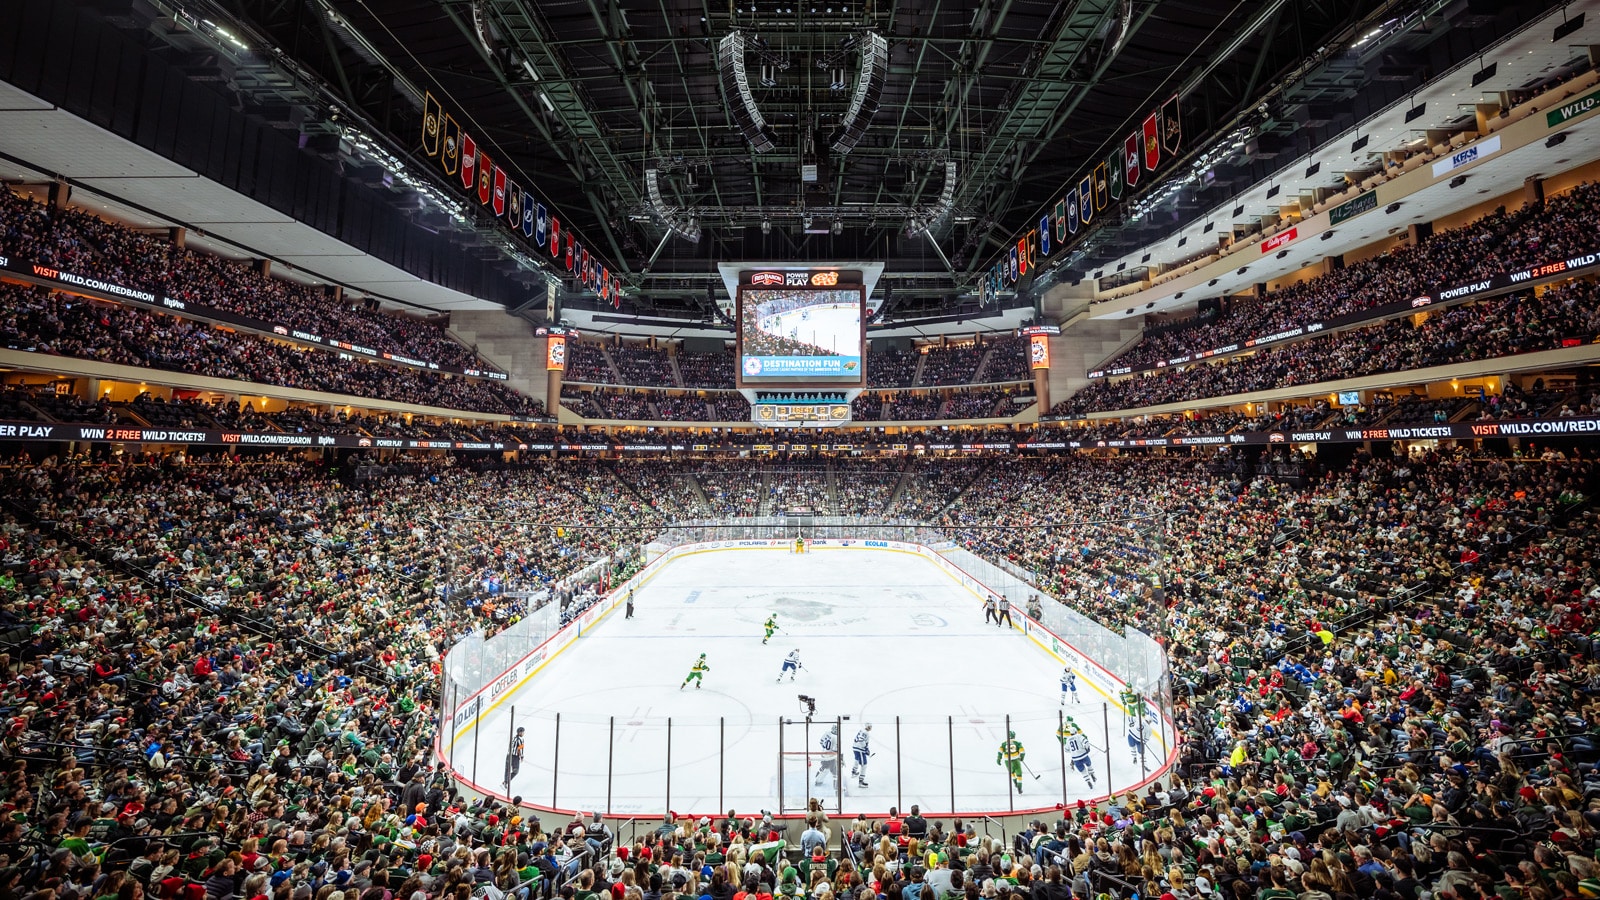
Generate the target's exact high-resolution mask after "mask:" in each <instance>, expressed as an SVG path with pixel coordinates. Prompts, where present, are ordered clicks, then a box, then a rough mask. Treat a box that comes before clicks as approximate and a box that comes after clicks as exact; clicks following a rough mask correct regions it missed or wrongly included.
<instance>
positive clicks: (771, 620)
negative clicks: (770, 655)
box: [761, 615, 778, 644]
mask: <svg viewBox="0 0 1600 900" xmlns="http://www.w3.org/2000/svg"><path fill="white" fill-rule="evenodd" d="M762 627H763V628H765V629H767V636H766V637H764V638H762V639H761V643H763V644H765V643H766V642H767V641H770V640H772V633H773V632H774V631H777V630H778V617H777V615H770V616H767V622H766V624H765V625H763V626H762Z"/></svg>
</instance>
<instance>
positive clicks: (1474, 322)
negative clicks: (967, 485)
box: [1052, 281, 1600, 416]
mask: <svg viewBox="0 0 1600 900" xmlns="http://www.w3.org/2000/svg"><path fill="white" fill-rule="evenodd" d="M1597 333H1600V287H1597V285H1596V283H1595V282H1592V281H1572V282H1568V283H1567V284H1564V285H1560V286H1555V287H1551V288H1549V289H1547V290H1544V291H1542V292H1539V293H1538V294H1536V295H1535V294H1534V293H1531V292H1518V293H1514V294H1507V295H1504V296H1500V297H1494V298H1490V299H1487V300H1481V301H1477V302H1474V303H1466V304H1462V305H1460V306H1456V307H1452V308H1450V309H1447V310H1443V311H1441V312H1436V313H1433V314H1431V315H1427V316H1426V317H1425V318H1424V319H1423V321H1422V322H1421V324H1414V319H1411V318H1406V319H1397V320H1391V321H1388V322H1383V323H1381V324H1377V325H1370V326H1366V327H1363V328H1353V329H1350V330H1348V331H1342V332H1339V333H1336V334H1327V335H1321V336H1318V337H1313V338H1308V339H1306V340H1302V341H1295V342H1293V343H1290V344H1281V345H1278V346H1276V347H1268V348H1266V349H1264V350H1260V351H1258V352H1256V353H1253V354H1250V355H1248V356H1239V357H1232V358H1229V359H1225V360H1221V361H1217V362H1204V363H1194V364H1191V365H1188V366H1182V367H1173V368H1169V369H1163V370H1159V371H1157V372H1154V373H1150V374H1144V375H1131V376H1128V377H1127V378H1123V379H1116V380H1112V379H1103V380H1096V381H1093V382H1090V384H1089V385H1088V386H1087V387H1085V388H1084V389H1083V390H1081V391H1079V392H1078V393H1077V394H1074V395H1073V396H1072V397H1070V398H1068V399H1066V400H1063V401H1062V402H1060V403H1058V404H1056V406H1055V408H1054V409H1052V413H1054V414H1056V415H1064V416H1077V415H1083V414H1085V413H1089V412H1104V411H1110V410H1116V409H1134V408H1138V407H1142V406H1154V405H1159V404H1164V403H1177V402H1183V401H1190V400H1200V399H1205V398H1211V397H1221V396H1226V395H1230V394H1240V393H1246V392H1250V391H1258V390H1267V389H1271V388H1281V387H1296V386H1301V385H1308V384H1315V383H1318V382H1324V381H1335V380H1338V379H1344V378H1354V377H1357V376H1360V375H1371V374H1377V373H1380V372H1398V371H1404V370H1407V369H1420V368H1426V367H1429V366H1441V365H1447V364H1450V363H1459V362H1467V361H1470V360H1479V359H1494V358H1497V357H1502V356H1510V355H1514V354H1518V353H1529V352H1532V351H1535V350H1551V349H1557V348H1560V347H1562V346H1567V345H1568V343H1567V342H1569V341H1579V342H1587V341H1589V340H1591V339H1592V338H1593V337H1594V336H1595V335H1596V334H1597Z"/></svg>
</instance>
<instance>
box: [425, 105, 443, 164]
mask: <svg viewBox="0 0 1600 900" xmlns="http://www.w3.org/2000/svg"><path fill="white" fill-rule="evenodd" d="M443 130H444V107H443V106H440V105H439V101H437V100H435V99H433V95H432V94H429V95H428V96H426V97H424V98H423V100H422V152H423V153H426V154H428V155H429V156H438V155H439V137H440V133H441V132H442V131H443Z"/></svg>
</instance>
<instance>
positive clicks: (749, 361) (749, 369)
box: [744, 356, 761, 375]
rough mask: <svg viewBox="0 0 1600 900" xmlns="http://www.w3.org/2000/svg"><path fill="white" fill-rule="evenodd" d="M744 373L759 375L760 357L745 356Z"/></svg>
mask: <svg viewBox="0 0 1600 900" xmlns="http://www.w3.org/2000/svg"><path fill="white" fill-rule="evenodd" d="M744 373H745V374H746V375H760V374H761V359H760V357H755V356H746V357H745V358H744Z"/></svg>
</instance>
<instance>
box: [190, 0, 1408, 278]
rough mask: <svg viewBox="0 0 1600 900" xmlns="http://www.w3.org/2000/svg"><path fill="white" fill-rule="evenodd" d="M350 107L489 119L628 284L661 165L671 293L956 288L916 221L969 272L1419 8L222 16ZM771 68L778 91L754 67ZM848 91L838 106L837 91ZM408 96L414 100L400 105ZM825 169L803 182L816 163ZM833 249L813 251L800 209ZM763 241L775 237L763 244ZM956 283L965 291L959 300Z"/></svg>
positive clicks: (391, 0) (856, 7) (660, 231)
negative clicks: (752, 43)
mask: <svg viewBox="0 0 1600 900" xmlns="http://www.w3.org/2000/svg"><path fill="white" fill-rule="evenodd" d="M216 5H218V6H220V7H222V9H223V11H225V12H227V13H229V14H231V15H232V16H234V17H237V19H239V20H242V21H243V22H246V23H248V26H249V27H250V28H251V29H253V30H254V31H256V32H257V33H260V34H264V35H266V36H268V37H269V38H270V40H271V41H272V42H273V43H274V44H275V45H276V46H278V47H279V48H281V49H282V50H283V51H284V52H285V53H286V54H287V55H288V56H289V57H291V58H292V59H293V60H294V61H295V62H296V63H297V64H298V65H300V66H303V67H304V68H305V69H306V70H308V71H310V72H312V73H314V74H315V75H316V76H317V77H319V78H321V79H324V80H325V81H326V83H328V84H329V85H332V86H334V88H335V89H336V92H337V93H338V94H340V95H342V96H343V97H344V99H345V100H346V101H347V102H348V104H349V105H350V107H351V108H353V109H355V110H359V111H361V112H362V113H363V114H364V115H365V116H366V117H367V118H369V119H370V120H372V121H374V122H378V123H383V125H384V127H386V128H387V129H388V130H390V131H391V132H392V133H393V134H394V135H395V136H396V137H397V138H400V139H404V140H406V141H407V142H408V143H409V144H412V145H414V144H415V143H416V137H415V134H414V126H415V125H416V124H417V123H418V122H419V117H418V115H417V110H416V108H415V101H416V97H415V95H414V91H407V90H406V89H405V88H404V87H402V86H401V82H405V83H408V84H409V86H410V87H411V88H413V89H416V90H425V91H431V92H433V93H435V94H436V95H438V96H440V97H442V98H444V99H443V102H444V103H445V104H446V106H447V107H450V108H454V109H457V110H459V111H460V112H461V115H462V118H463V119H464V120H466V121H470V122H472V123H475V126H476V128H477V129H478V130H479V132H480V133H481V134H484V135H486V136H487V137H488V139H489V141H490V142H491V144H492V145H493V146H494V147H496V148H498V150H499V151H500V153H501V154H502V157H503V158H506V159H509V160H510V161H511V162H512V163H514V165H515V167H516V168H517V169H518V170H520V171H521V172H523V173H525V174H526V176H527V177H528V178H529V179H532V180H536V181H537V182H538V183H539V184H540V186H541V188H542V189H543V190H544V191H546V192H547V193H548V194H549V195H550V197H551V199H552V200H553V201H554V202H555V203H556V204H557V205H558V206H559V207H560V208H561V209H562V210H563V212H564V214H565V215H566V216H567V217H568V219H569V221H572V222H574V223H575V224H576V225H577V226H578V227H579V229H581V230H582V231H583V232H585V233H586V234H588V235H589V236H590V242H591V243H592V244H594V245H596V246H598V247H600V248H601V250H602V251H603V252H606V253H607V255H608V256H609V257H610V258H612V259H614V260H617V261H619V262H620V263H621V264H622V265H623V266H624V267H625V268H626V269H627V270H628V271H629V273H630V275H631V276H633V277H634V278H635V279H637V278H638V277H639V274H640V273H641V271H642V270H643V269H645V268H646V261H647V260H648V259H649V258H650V256H651V254H652V253H653V251H655V249H656V247H657V245H658V243H659V242H660V241H661V238H662V236H663V235H664V234H665V230H664V228H663V227H662V225H661V223H660V221H659V220H658V219H657V218H656V217H655V216H653V215H652V214H651V209H650V204H649V202H648V199H647V197H646V192H645V170H646V169H647V168H650V167H655V168H658V169H659V170H660V171H661V173H662V176H663V181H662V190H663V194H664V196H665V198H666V200H667V202H668V203H669V204H671V205H674V206H676V207H681V208H683V209H686V210H691V211H693V213H694V215H695V217H696V218H697V219H698V224H699V225H700V226H701V229H702V234H703V236H702V239H701V240H700V241H699V242H698V243H691V242H689V241H687V240H684V239H683V238H681V237H673V238H671V239H669V240H668V241H667V243H666V246H665V247H664V248H663V249H662V251H661V255H660V257H659V258H658V259H657V260H656V262H655V263H654V265H653V266H652V267H651V268H652V269H653V271H654V273H655V274H656V275H657V276H658V277H667V276H671V275H673V274H677V273H703V272H709V271H711V270H712V269H713V268H714V263H715V262H716V261H717V260H721V259H730V258H740V257H751V256H759V257H773V256H786V257H794V258H799V259H807V258H811V259H816V258H840V257H850V258H869V257H871V258H883V259H886V260H887V261H888V262H889V265H890V270H891V271H892V272H900V273H918V272H921V273H929V274H930V275H937V276H942V277H943V279H944V280H945V281H946V282H947V283H949V282H951V281H952V279H951V278H950V275H951V273H950V271H949V270H948V269H947V267H946V261H945V259H941V257H940V254H939V253H938V252H934V251H933V249H932V247H931V246H930V243H929V241H928V240H927V239H925V238H923V237H921V236H914V237H907V236H906V235H905V225H906V218H907V212H908V211H914V210H918V209H926V208H928V207H930V206H932V205H933V204H935V203H936V202H937V200H938V198H939V194H940V192H941V191H942V189H943V181H944V171H945V170H944V166H943V163H944V161H945V160H947V159H954V160H955V161H956V162H957V164H958V176H957V184H956V189H955V191H954V197H953V198H952V199H953V209H952V211H951V213H950V215H949V216H948V217H947V218H946V219H945V220H944V221H943V223H942V224H941V226H940V227H939V228H938V229H936V231H935V233H934V237H935V238H936V239H937V242H938V244H939V246H940V247H941V248H942V250H943V253H944V256H945V257H946V258H947V259H948V262H949V264H950V267H953V268H954V270H955V272H956V273H958V275H960V274H964V273H968V272H971V271H972V270H974V269H975V268H976V267H977V266H978V265H979V264H980V263H981V262H982V261H983V259H984V258H985V257H987V256H988V255H990V254H992V252H993V251H994V249H995V248H996V247H997V246H998V242H999V241H1000V240H1001V239H1003V237H1004V236H1005V235H1007V234H1009V233H1010V232H1011V231H1013V230H1015V228H1017V227H1018V226H1020V224H1021V222H1022V219H1023V218H1024V217H1026V216H1028V215H1029V214H1030V213H1031V212H1032V211H1033V209H1034V208H1035V207H1036V205H1037V202H1038V201H1039V199H1040V198H1042V197H1043V196H1046V195H1048V194H1050V193H1052V192H1056V191H1058V190H1059V189H1060V187H1061V185H1062V184H1063V183H1064V182H1065V181H1066V180H1067V179H1068V178H1070V177H1072V176H1073V175H1074V173H1075V172H1076V171H1077V170H1078V168H1079V167H1080V166H1081V165H1082V164H1083V162H1084V161H1085V160H1089V159H1095V158H1097V157H1104V156H1105V155H1106V153H1107V152H1109V150H1110V148H1111V146H1112V144H1113V142H1115V141H1120V140H1121V139H1122V137H1123V136H1124V135H1125V134H1126V133H1127V132H1128V130H1129V129H1130V127H1132V125H1131V124H1130V123H1133V122H1136V117H1137V116H1141V115H1142V114H1143V113H1144V111H1146V110H1148V109H1150V108H1153V107H1154V106H1158V105H1159V104H1160V103H1161V102H1163V101H1164V100H1165V99H1166V98H1167V97H1169V96H1171V95H1172V94H1173V93H1174V92H1176V91H1178V90H1180V89H1183V90H1184V91H1185V95H1186V103H1185V113H1184V117H1185V127H1186V129H1189V130H1190V132H1191V133H1193V134H1194V135H1195V136H1197V137H1198V136H1200V135H1203V134H1204V133H1205V132H1206V131H1208V130H1209V129H1210V128H1211V127H1212V126H1214V125H1215V124H1217V123H1220V122H1223V121H1226V120H1227V118H1229V117H1230V116H1232V115H1234V114H1236V113H1237V112H1238V111H1239V110H1241V109H1243V108H1245V107H1246V106H1248V104H1249V103H1250V101H1251V99H1252V98H1253V97H1255V96H1256V95H1258V94H1259V93H1261V92H1262V91H1263V90H1264V89H1265V88H1266V87H1267V86H1268V85H1269V84H1271V83H1272V82H1273V81H1274V80H1275V79H1277V78H1279V77H1281V76H1282V75H1283V74H1284V73H1286V72H1289V71H1291V70H1292V69H1294V68H1295V67H1296V66H1297V65H1298V64H1299V63H1300V62H1301V61H1302V60H1304V59H1306V58H1307V57H1308V56H1309V55H1312V54H1314V53H1315V52H1316V51H1318V50H1319V48H1321V47H1323V46H1324V45H1325V43H1326V42H1327V41H1329V40H1330V39H1334V38H1337V37H1338V36H1339V35H1343V34H1348V33H1350V32H1351V30H1352V29H1353V28H1354V27H1356V26H1358V25H1359V24H1360V23H1361V22H1363V21H1366V20H1367V19H1369V18H1371V17H1372V16H1374V15H1377V14H1383V15H1388V14H1390V13H1391V11H1395V12H1398V11H1400V10H1402V9H1403V8H1410V7H1412V6H1415V5H1417V4H1413V3H1396V2H1388V3H1385V2H1379V0H1356V2H1350V0H1322V2H1318V0H1311V2H1286V0H1265V2H1261V0H1233V2H1227V0H1225V2H1223V3H1211V2H1204V0H1073V2H1061V3H1056V2H1043V0H982V2H978V3H972V2H956V0H919V2H916V3H908V2H898V3H896V2H883V0H876V2H874V0H868V2H863V0H730V2H727V3H711V2H708V0H645V2H609V3H608V2H604V0H217V3H216ZM735 29H740V30H743V31H744V32H745V33H746V34H749V35H751V36H752V37H759V38H760V39H761V40H762V41H764V42H765V46H764V48H763V49H761V50H759V51H758V52H755V53H753V54H752V55H751V56H750V57H749V65H750V67H751V71H752V74H751V82H752V85H751V87H752V92H753V95H754V98H755V101H756V103H757V105H758V107H759V109H760V110H761V112H762V113H763V115H764V116H765V117H766V119H767V120H768V121H769V123H770V124H771V125H772V129H773V133H774V138H775V141H774V143H775V147H774V148H773V149H772V150H770V151H768V152H765V153H756V152H753V151H752V149H751V147H750V144H749V142H748V141H747V140H746V139H745V138H744V136H742V135H741V134H740V132H739V130H738V128H737V127H736V126H735V124H734V122H733V120H732V118H731V116H730V112H729V105H728V103H727V98H725V97H724V93H723V89H722V87H721V86H720V85H719V80H718V69H717V61H716V54H715V51H716V44H717V42H718V41H719V40H720V39H721V38H722V37H723V36H724V35H726V34H728V33H729V32H730V31H733V30H735ZM867 30H871V31H874V32H877V33H879V34H881V35H883V36H884V37H885V38H886V39H887V41H888V44H889V46H888V70H887V71H888V75H887V78H886V80H885V84H884V90H883V95H882V102H881V108H880V110H879V112H878V113H877V115H876V117H875V118H874V119H873V120H872V123H871V126H870V128H869V129H868V130H867V131H866V134H865V135H864V137H863V139H862V140H861V142H860V143H859V144H858V145H857V146H856V147H855V148H854V150H853V151H852V152H850V153H849V154H848V155H845V154H839V153H833V152H830V150H829V148H828V146H827V140H826V137H827V135H828V133H829V132H830V131H831V130H832V129H833V128H834V127H835V126H836V125H837V124H838V122H839V120H840V118H841V117H842V116H843V114H844V112H845V110H846V107H847V106H848V102H849V94H850V91H849V85H850V84H851V83H853V81H854V77H855V68H856V66H857V63H856V59H857V56H856V55H855V54H854V53H849V52H841V51H840V46H841V41H843V40H847V39H850V38H852V37H853V36H859V35H860V34H862V33H863V32H865V31H867ZM762 66H770V68H771V71H770V75H771V77H770V79H767V80H769V81H770V82H771V83H770V84H768V85H766V86H763V85H762V83H761V82H762V80H763V79H762V78H761V74H762V72H761V67H762ZM836 69H843V70H844V71H845V75H846V77H845V82H846V84H845V87H844V88H843V89H841V87H840V86H839V84H838V78H837V77H836V75H835V74H834V73H835V70H836ZM407 93H411V94H412V96H410V97H407V96H405V95H406V94H407ZM803 163H814V164H816V165H817V166H818V170H819V174H818V177H817V179H816V181H814V182H807V181H803V180H802V178H801V172H800V167H801V165H802V164H803ZM808 213H809V214H812V215H813V217H814V218H815V219H817V220H819V221H821V222H823V223H826V224H828V225H831V220H832V219H834V218H838V219H840V220H841V221H840V229H839V232H838V233H837V234H834V233H831V231H832V229H831V228H830V229H829V231H830V233H827V234H810V235H807V234H802V233H801V231H802V225H803V222H804V219H805V217H806V215H807V214H808ZM763 221H765V222H766V223H768V228H767V229H765V230H764V229H763V227H762V223H763ZM954 281H955V282H956V283H960V282H961V281H962V279H961V278H959V277H958V278H957V279H955V280H954Z"/></svg>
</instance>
